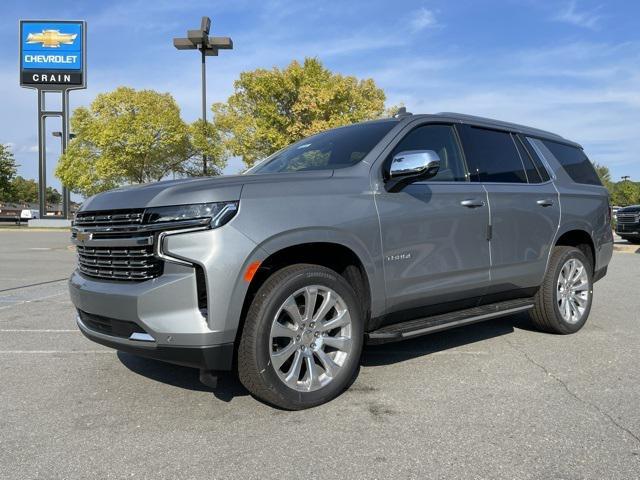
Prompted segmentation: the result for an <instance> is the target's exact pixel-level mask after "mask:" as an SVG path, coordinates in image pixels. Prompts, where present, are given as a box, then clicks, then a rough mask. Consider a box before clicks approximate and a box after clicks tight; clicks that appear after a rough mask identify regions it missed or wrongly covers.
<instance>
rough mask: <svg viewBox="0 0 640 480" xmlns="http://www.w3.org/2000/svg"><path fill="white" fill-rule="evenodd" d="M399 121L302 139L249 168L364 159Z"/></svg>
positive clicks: (323, 165) (336, 164) (273, 169)
mask: <svg viewBox="0 0 640 480" xmlns="http://www.w3.org/2000/svg"><path fill="white" fill-rule="evenodd" d="M395 125H396V122H395V121H391V120H389V121H382V122H372V123H361V124H357V125H350V126H348V127H342V128H336V129H334V130H328V131H326V132H322V133H319V134H317V135H313V136H312V137H308V138H305V139H304V140H300V141H299V142H297V143H294V144H293V145H290V146H288V147H286V148H284V149H282V150H280V151H279V152H276V153H274V154H273V155H271V156H270V157H268V158H266V159H265V160H263V161H262V162H260V163H258V164H257V165H255V166H254V167H253V168H251V169H249V170H247V172H246V173H247V174H255V173H277V172H300V171H304V170H333V169H335V168H344V167H350V166H351V165H354V164H356V163H358V162H359V161H360V160H362V159H363V158H364V157H365V156H366V155H367V154H368V153H369V152H370V151H371V150H372V149H373V147H375V146H376V144H377V143H378V142H379V141H380V140H382V137H384V136H385V135H386V134H387V132H389V130H391V129H392V128H393V127H394V126H395Z"/></svg>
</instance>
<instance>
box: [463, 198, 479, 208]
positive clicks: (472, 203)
mask: <svg viewBox="0 0 640 480" xmlns="http://www.w3.org/2000/svg"><path fill="white" fill-rule="evenodd" d="M460 205H462V206H463V207H467V208H479V207H484V201H483V200H478V199H477V198H470V199H467V200H463V201H461V202H460Z"/></svg>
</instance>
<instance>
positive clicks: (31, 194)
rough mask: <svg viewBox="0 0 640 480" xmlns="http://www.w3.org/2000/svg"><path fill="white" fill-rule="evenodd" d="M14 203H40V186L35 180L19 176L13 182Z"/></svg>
mask: <svg viewBox="0 0 640 480" xmlns="http://www.w3.org/2000/svg"><path fill="white" fill-rule="evenodd" d="M12 200H13V201H14V202H21V203H35V202H37V201H38V184H37V183H36V181H35V180H32V179H26V178H23V177H21V176H19V175H18V176H17V177H16V178H15V179H14V180H13V197H12Z"/></svg>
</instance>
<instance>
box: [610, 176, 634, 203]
mask: <svg viewBox="0 0 640 480" xmlns="http://www.w3.org/2000/svg"><path fill="white" fill-rule="evenodd" d="M611 203H612V204H613V205H620V206H622V207H625V206H628V205H638V204H640V183H638V182H630V181H628V180H625V181H622V182H618V183H615V184H613V189H612V190H611Z"/></svg>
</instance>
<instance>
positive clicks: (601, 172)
mask: <svg viewBox="0 0 640 480" xmlns="http://www.w3.org/2000/svg"><path fill="white" fill-rule="evenodd" d="M593 168H595V169H596V173H597V174H598V177H600V181H601V182H602V185H604V186H605V187H607V190H609V193H612V191H613V182H612V181H611V172H609V168H608V167H606V166H604V165H601V164H599V163H596V162H594V163H593Z"/></svg>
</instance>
